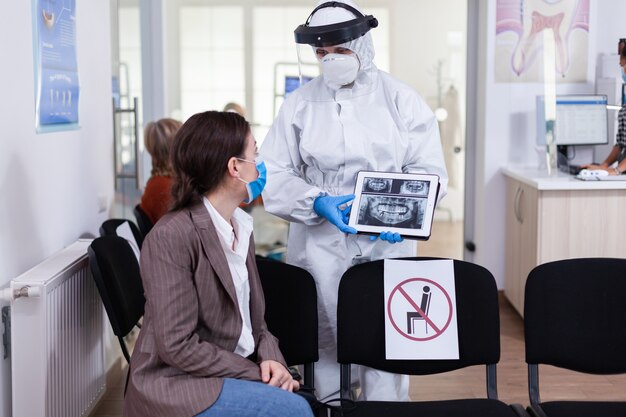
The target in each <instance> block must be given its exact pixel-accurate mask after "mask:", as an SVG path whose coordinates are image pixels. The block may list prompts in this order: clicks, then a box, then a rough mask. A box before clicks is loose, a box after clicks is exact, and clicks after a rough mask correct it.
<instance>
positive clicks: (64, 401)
mask: <svg viewBox="0 0 626 417" xmlns="http://www.w3.org/2000/svg"><path fill="white" fill-rule="evenodd" d="M90 243H91V240H88V239H85V240H83V239H81V240H79V241H77V242H75V243H73V244H72V245H70V246H68V247H67V248H65V249H63V250H62V251H60V252H58V253H56V254H54V255H52V256H51V257H50V258H48V259H46V260H45V261H44V262H42V263H41V264H39V265H37V266H35V267H34V268H32V269H31V270H29V271H27V272H26V273H24V274H22V275H20V276H19V277H17V278H16V279H14V280H12V281H11V290H12V293H13V298H14V300H13V302H12V303H11V357H12V361H11V362H12V364H11V368H12V370H11V374H12V389H13V417H82V416H87V415H89V413H90V412H91V411H92V409H93V408H94V406H95V405H96V403H97V402H98V400H99V399H100V397H101V396H102V394H104V391H105V389H106V382H105V371H104V351H103V349H104V347H103V342H102V337H103V336H102V335H103V307H102V301H100V296H99V295H98V290H97V288H96V285H95V283H94V280H93V278H92V276H91V272H90V270H89V262H88V258H87V247H88V246H89V244H90Z"/></svg>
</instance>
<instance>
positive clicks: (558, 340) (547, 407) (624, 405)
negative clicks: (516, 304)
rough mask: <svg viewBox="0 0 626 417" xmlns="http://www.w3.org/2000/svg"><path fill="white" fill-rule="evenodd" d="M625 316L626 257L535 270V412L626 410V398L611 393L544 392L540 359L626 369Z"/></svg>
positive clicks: (531, 337) (589, 368)
mask: <svg viewBox="0 0 626 417" xmlns="http://www.w3.org/2000/svg"><path fill="white" fill-rule="evenodd" d="M625 319H626V259H611V258H583V259H567V260H561V261H556V262H549V263H546V264H543V265H539V266H537V267H536V268H534V269H533V270H532V271H531V272H530V274H529V275H528V280H527V281H526V290H525V300H524V332H525V343H526V362H527V363H528V389H529V397H530V407H528V411H529V412H530V413H531V415H533V416H541V417H565V416H567V417H578V416H603V417H617V416H626V401H606V400H604V399H606V396H604V397H603V398H598V399H594V400H592V401H591V400H588V399H581V400H586V401H548V402H542V401H541V400H540V398H539V364H546V365H552V366H556V367H559V368H563V369H567V370H571V371H576V372H581V373H586V374H595V375H608V374H626V321H625ZM579 377H580V376H579ZM544 385H545V384H544ZM622 398H623V396H622Z"/></svg>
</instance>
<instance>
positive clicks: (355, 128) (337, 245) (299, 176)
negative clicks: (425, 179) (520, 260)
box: [261, 0, 448, 401]
mask: <svg viewBox="0 0 626 417" xmlns="http://www.w3.org/2000/svg"><path fill="white" fill-rule="evenodd" d="M377 25H378V22H377V21H376V19H375V18H374V17H373V16H371V15H368V16H364V15H363V14H362V13H361V12H360V10H358V8H357V6H356V5H355V4H354V3H353V2H351V1H350V0H343V1H342V2H320V3H319V4H318V7H316V9H315V10H314V11H313V13H312V14H311V15H310V16H309V19H307V22H306V23H305V24H303V25H300V26H299V27H298V28H297V29H296V30H295V32H294V34H295V38H296V43H298V44H309V45H311V46H312V47H313V50H314V52H315V54H316V57H317V59H318V61H319V62H320V64H321V68H322V75H320V76H319V77H317V78H315V79H313V80H312V81H310V82H308V83H307V84H305V85H303V86H301V87H300V88H298V89H297V90H295V91H294V92H293V93H291V94H290V95H289V96H288V97H287V98H286V100H285V102H284V103H283V105H282V107H281V109H280V112H279V114H278V116H277V118H276V120H275V121H274V124H273V125H272V128H271V129H270V131H269V133H268V135H267V137H266V138H265V141H264V143H263V146H262V148H261V156H262V158H263V159H264V160H265V163H266V166H267V171H268V181H267V186H266V188H265V191H264V192H263V201H264V204H265V209H266V210H267V211H268V212H270V213H273V214H275V215H277V216H279V217H281V218H283V219H286V220H288V221H289V222H291V225H290V230H289V240H288V246H287V247H288V252H287V262H288V263H290V264H293V265H297V266H300V267H302V268H304V269H306V270H308V271H309V272H310V273H311V274H312V275H313V277H314V279H315V282H316V284H317V291H318V310H319V355H320V360H319V362H318V363H316V364H315V389H316V393H317V395H318V397H319V398H320V399H325V398H328V397H330V396H334V395H336V393H337V392H338V391H339V365H338V363H337V335H336V330H337V326H336V318H337V317H336V316H337V292H338V288H339V281H340V279H341V276H342V274H343V273H344V272H345V271H346V270H347V269H348V268H350V267H351V266H352V265H355V264H357V263H360V262H365V261H370V260H376V259H383V258H394V257H401V256H415V255H416V244H415V242H414V241H403V240H402V238H401V236H400V235H398V234H394V233H387V232H385V233H381V235H380V239H377V238H376V237H369V236H365V235H356V230H354V229H353V228H351V227H349V226H348V225H347V224H346V223H347V214H348V211H349V207H348V208H346V203H349V202H350V201H351V200H352V199H353V198H354V196H353V195H352V192H353V191H354V185H355V180H356V175H357V173H358V172H359V171H363V170H369V171H385V172H405V173H406V172H412V173H430V174H436V175H439V177H440V181H441V188H440V192H439V197H440V198H441V197H443V196H444V195H445V193H446V186H447V178H448V177H447V173H446V168H445V164H444V158H443V152H442V148H441V141H440V138H439V130H438V126H437V121H436V119H435V116H434V115H433V112H432V111H431V110H430V108H429V107H428V106H427V104H426V103H425V102H424V100H423V99H422V98H421V97H420V96H419V95H418V94H417V93H416V92H415V91H414V90H413V89H412V88H411V87H409V86H408V85H406V84H403V83H401V82H400V81H398V80H396V79H395V78H393V77H392V76H390V75H389V74H387V73H385V72H383V71H380V70H379V69H378V68H376V66H375V65H374V63H373V62H372V60H373V59H374V48H373V44H372V39H371V36H370V33H369V30H370V29H371V28H374V27H376V26H377ZM353 375H354V372H353ZM358 378H359V382H360V386H361V396H360V399H362V400H388V401H407V400H409V395H408V392H409V378H408V376H406V375H395V374H390V373H387V372H383V371H378V370H374V369H371V368H366V367H363V366H359V370H358Z"/></svg>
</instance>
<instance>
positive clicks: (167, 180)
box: [139, 175, 173, 224]
mask: <svg viewBox="0 0 626 417" xmlns="http://www.w3.org/2000/svg"><path fill="white" fill-rule="evenodd" d="M172 182H173V181H172V178H171V177H163V176H159V175H156V176H152V177H150V179H149V180H148V183H147V184H146V189H145V190H144V192H143V195H142V196H141V203H140V204H139V205H140V206H141V208H142V209H143V211H145V212H146V214H147V215H148V217H149V218H150V220H152V224H155V223H156V222H157V221H158V220H159V219H160V218H161V217H162V216H163V215H164V214H165V213H167V211H168V210H169V208H170V204H171V202H172V195H171V189H172Z"/></svg>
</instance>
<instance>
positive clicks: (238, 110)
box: [224, 101, 246, 117]
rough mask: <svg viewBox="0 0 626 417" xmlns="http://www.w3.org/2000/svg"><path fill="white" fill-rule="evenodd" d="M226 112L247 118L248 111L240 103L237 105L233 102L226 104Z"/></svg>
mask: <svg viewBox="0 0 626 417" xmlns="http://www.w3.org/2000/svg"><path fill="white" fill-rule="evenodd" d="M224 111H231V112H235V113H237V114H238V115H240V116H243V117H246V109H244V108H243V106H242V105H241V104H239V103H235V102H233V101H231V102H228V103H226V105H225V106H224Z"/></svg>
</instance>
